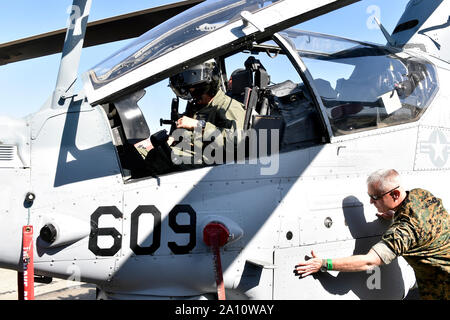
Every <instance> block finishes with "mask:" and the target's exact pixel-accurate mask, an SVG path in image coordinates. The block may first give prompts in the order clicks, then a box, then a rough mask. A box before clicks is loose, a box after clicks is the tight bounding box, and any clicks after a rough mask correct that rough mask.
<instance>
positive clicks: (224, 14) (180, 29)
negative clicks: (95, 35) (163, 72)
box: [90, 0, 278, 86]
mask: <svg viewBox="0 0 450 320" xmlns="http://www.w3.org/2000/svg"><path fill="white" fill-rule="evenodd" d="M277 1H278V0H270V1H268V0H208V1H205V2H203V3H201V4H199V5H197V6H195V7H193V8H191V9H189V10H186V11H185V12H183V13H181V14H180V15H178V16H176V17H174V18H172V19H170V20H168V21H166V22H164V23H162V24H160V25H159V26H157V27H155V28H154V29H152V30H150V31H148V32H146V33H145V34H143V35H142V36H140V37H139V38H138V39H137V40H136V41H134V42H132V43H131V44H130V45H128V46H127V47H125V48H123V49H122V50H120V51H118V52H116V53H114V54H113V55H112V56H110V57H109V58H108V59H106V60H105V61H103V62H101V63H100V64H98V65H97V66H95V67H94V69H93V70H92V71H91V72H90V74H91V79H92V82H93V83H94V84H97V85H100V86H101V85H104V84H106V83H108V82H110V81H112V80H114V79H116V78H118V77H119V76H121V75H123V74H125V73H127V72H129V71H131V70H134V69H136V68H137V67H139V66H141V65H143V64H145V63H147V62H149V61H152V60H154V59H156V58H158V57H160V56H162V55H164V54H165V53H167V52H169V51H171V50H174V49H176V48H178V47H180V46H182V45H184V44H186V43H188V42H191V41H193V40H195V39H197V38H199V37H202V36H204V35H205V34H207V33H209V32H211V31H214V30H216V29H217V28H220V27H222V26H224V25H226V24H228V23H230V22H233V21H236V20H238V19H240V13H241V12H242V11H244V10H246V11H250V12H255V11H256V10H259V9H261V8H263V7H265V6H267V5H269V4H271V3H273V2H277Z"/></svg>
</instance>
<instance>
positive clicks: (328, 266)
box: [327, 259, 333, 270]
mask: <svg viewBox="0 0 450 320" xmlns="http://www.w3.org/2000/svg"><path fill="white" fill-rule="evenodd" d="M327 270H333V262H332V261H331V259H327Z"/></svg>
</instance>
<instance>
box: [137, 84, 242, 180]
mask: <svg viewBox="0 0 450 320" xmlns="http://www.w3.org/2000/svg"><path fill="white" fill-rule="evenodd" d="M192 118H194V119H195V120H205V121H206V125H205V127H204V129H203V135H202V132H200V131H201V130H194V131H190V130H186V129H179V130H182V135H181V136H182V139H183V140H182V141H187V144H186V143H185V144H184V146H186V145H187V146H188V148H185V147H181V143H180V144H177V145H175V146H172V147H171V149H172V153H173V155H172V157H173V158H174V159H175V160H177V159H180V158H183V159H184V160H183V164H178V165H176V166H175V170H187V169H192V168H196V167H199V166H202V165H203V163H205V162H206V163H208V162H207V160H210V159H207V158H206V157H205V155H203V154H201V155H197V157H196V153H195V151H203V150H204V148H205V146H206V145H207V144H208V143H209V142H208V141H211V140H213V141H214V143H215V145H216V147H217V148H224V147H225V146H226V144H233V145H236V143H237V142H236V141H235V136H234V134H235V132H236V130H242V129H243V127H244V120H245V110H244V107H243V105H242V104H241V103H240V102H238V101H236V100H234V99H232V98H230V97H229V96H227V95H226V94H225V93H224V92H223V91H222V90H219V91H218V92H217V94H216V95H215V96H214V98H213V99H212V100H211V101H210V102H209V103H208V104H207V105H206V106H205V107H203V108H202V109H200V110H198V111H196V112H195V114H194V115H193V116H192ZM218 136H221V137H222V139H214V138H212V137H215V138H217V137H218ZM202 139H203V141H202ZM194 146H196V148H195V147H194ZM150 152H151V151H150ZM140 153H141V154H142V152H140ZM146 160H147V163H148V164H149V165H150V166H151V168H153V171H154V172H155V173H158V174H161V173H166V172H169V171H173V170H174V167H173V166H172V164H171V163H168V161H167V159H161V157H159V156H151V155H150V154H149V156H147V157H146ZM198 160H200V161H198Z"/></svg>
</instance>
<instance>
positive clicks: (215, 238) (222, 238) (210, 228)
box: [203, 222, 230, 247]
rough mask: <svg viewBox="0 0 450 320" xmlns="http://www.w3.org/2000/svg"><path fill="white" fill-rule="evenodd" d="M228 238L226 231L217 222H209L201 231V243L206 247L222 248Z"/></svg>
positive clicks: (228, 233) (228, 234)
mask: <svg viewBox="0 0 450 320" xmlns="http://www.w3.org/2000/svg"><path fill="white" fill-rule="evenodd" d="M229 236H230V232H229V231H228V229H227V228H226V227H225V226H224V225H223V224H221V223H219V222H211V223H208V224H207V225H206V227H205V228H204V229H203V241H204V242H205V244H206V245H207V246H208V247H211V246H213V245H216V246H218V247H223V246H224V245H225V244H226V243H227V242H228V238H229Z"/></svg>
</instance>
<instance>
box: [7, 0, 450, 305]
mask: <svg viewBox="0 0 450 320" xmlns="http://www.w3.org/2000/svg"><path fill="white" fill-rule="evenodd" d="M91 2H92V1H91V0H74V2H73V6H72V8H73V11H72V12H71V19H73V20H72V22H73V23H71V25H70V26H69V27H68V29H67V33H66V37H65V40H64V47H63V50H62V59H61V65H60V70H59V74H58V79H57V84H56V87H55V90H54V92H53V93H52V95H51V96H50V97H49V99H48V100H47V102H46V103H45V104H44V105H43V106H42V107H41V109H40V110H39V111H37V112H36V113H34V114H32V115H29V116H28V117H25V118H22V119H9V118H7V119H5V118H0V177H1V179H0V181H1V182H0V183H1V190H2V191H1V193H0V200H1V201H0V230H1V233H0V234H1V239H2V241H0V267H2V268H8V269H12V270H17V271H20V270H22V269H23V265H24V254H23V250H22V243H23V239H22V236H23V233H22V227H23V226H24V225H30V226H33V229H34V230H35V231H36V232H35V233H34V234H33V235H32V237H31V243H32V244H33V248H34V252H33V255H32V258H33V263H34V272H35V274H36V275H39V276H41V277H55V278H63V279H68V278H70V279H75V280H78V281H82V282H88V283H93V284H95V285H96V286H97V288H98V294H97V297H98V298H99V299H192V300H203V299H207V300H210V299H216V298H219V299H220V298H224V297H225V296H226V298H227V299H255V300H267V299H402V298H404V297H406V296H407V294H408V292H409V290H410V289H411V288H413V287H414V284H415V277H414V272H413V270H412V268H411V267H410V266H409V265H408V264H407V263H406V261H405V260H403V259H402V258H398V259H397V260H396V261H395V262H393V263H391V264H389V265H385V266H382V267H380V268H379V269H374V270H372V272H371V273H369V274H368V273H354V274H340V273H336V272H332V271H331V272H329V273H324V274H320V275H317V276H315V277H307V278H304V279H298V278H297V277H295V276H294V274H293V268H294V266H295V264H296V263H297V262H298V260H299V259H301V258H303V257H304V256H307V255H308V254H309V253H310V252H311V250H314V251H315V252H318V253H320V254H322V255H326V256H327V257H331V258H332V257H339V256H347V255H351V254H358V253H365V252H367V251H368V250H369V249H370V247H371V246H372V245H373V244H375V243H376V242H377V241H378V240H379V238H380V236H381V235H382V234H383V232H384V231H385V230H386V229H387V227H388V222H386V221H381V220H380V219H377V218H376V217H375V216H374V214H373V213H372V212H373V208H371V205H370V202H369V199H368V197H367V194H365V190H364V187H365V180H366V178H367V176H368V175H369V174H370V173H371V172H372V171H374V169H376V168H379V167H386V168H394V167H395V168H396V169H397V170H398V171H399V172H400V173H401V174H402V176H403V177H404V182H405V185H406V186H408V187H414V186H417V185H419V184H420V185H421V186H423V187H424V188H427V189H429V190H433V192H434V193H435V194H437V195H439V196H440V197H441V198H442V199H443V201H444V203H447V202H448V200H450V199H449V198H448V196H447V193H446V192H445V190H446V186H445V183H444V182H445V181H446V180H447V179H448V176H449V174H448V168H449V166H450V164H449V162H448V155H449V151H448V142H447V141H449V139H450V133H449V132H450V131H449V129H450V124H449V123H448V118H449V117H448V112H449V111H448V110H447V108H445V105H446V103H445V102H447V101H449V96H448V93H446V92H445V90H441V89H442V88H443V87H444V86H445V83H446V81H448V79H449V76H450V72H449V70H450V65H449V63H450V53H449V49H448V47H447V43H449V41H448V40H450V39H449V35H448V30H447V27H448V18H449V17H448V12H449V4H448V3H447V2H445V1H417V0H412V1H410V2H409V4H408V5H407V7H406V9H405V12H404V14H403V16H402V17H401V19H400V21H399V23H398V24H397V27H396V28H395V30H394V31H393V33H392V34H391V35H389V34H388V33H387V31H386V30H385V29H384V27H383V26H382V25H381V24H380V28H381V29H382V30H383V33H384V34H385V37H386V41H387V43H386V45H378V44H372V43H366V42H362V41H354V40H350V39H345V38H341V37H336V36H331V35H325V34H319V33H314V32H308V31H302V30H299V29H298V28H297V27H296V26H297V25H299V24H301V23H303V22H305V21H308V20H311V19H313V18H315V17H318V16H320V15H324V14H326V13H328V12H332V11H335V10H337V9H339V8H342V7H344V6H347V5H351V4H352V3H355V2H357V0H338V1H331V0H319V1H314V2H312V1H311V2H309V3H305V2H300V3H299V2H298V1H293V0H278V1H277V0H271V1H265V0H221V1H217V0H206V1H199V0H194V1H183V2H180V3H175V4H171V5H168V6H163V7H160V8H154V9H149V10H146V11H145V12H141V13H138V14H136V15H131V16H127V17H121V18H120V19H116V20H114V19H113V20H112V21H111V20H108V21H104V23H92V24H90V25H89V24H88V22H87V20H88V16H89V9H90V6H91ZM156 16H158V17H159V18H160V20H158V21H157V24H156V25H149V24H148V23H149V22H148V21H151V22H152V23H153V22H154V21H156V20H154V17H156ZM142 17H144V18H145V19H142V20H145V21H147V22H146V23H147V24H146V25H144V26H142V25H140V29H139V30H134V29H133V27H130V25H134V23H133V21H136V20H133V19H138V18H142ZM127 19H131V24H130V20H127ZM164 20H166V21H164ZM162 21H164V22H162ZM108 23H109V24H108ZM125 23H128V27H126V28H125V27H124V24H125ZM102 28H103V29H102ZM105 28H106V29H105ZM107 28H111V29H109V31H108V32H105V30H107ZM145 28H147V29H150V30H149V31H147V32H145V33H143V34H142V35H140V36H139V37H138V38H137V39H136V40H134V41H133V42H131V43H129V44H128V45H127V46H126V47H125V48H123V49H121V50H119V51H118V52H115V53H114V54H112V55H111V56H110V57H109V58H107V59H105V60H103V61H102V62H100V63H99V64H97V65H96V66H95V67H94V68H92V69H91V70H89V71H88V72H86V73H85V74H84V75H83V83H84V86H83V88H82V90H81V91H80V92H77V93H75V92H74V85H73V84H74V82H75V80H76V77H77V72H78V63H79V59H80V55H81V52H82V48H83V46H87V45H97V44H101V43H105V42H109V41H113V39H114V40H117V39H118V38H119V37H120V39H125V38H132V37H136V36H137V35H138V34H140V33H142V32H143V29H145ZM90 30H91V31H90ZM114 30H115V31H114ZM119 30H123V31H124V32H123V33H120V35H119ZM130 30H131V31H130ZM89 32H91V33H90V34H91V35H90V36H88V35H89ZM105 33H108V34H110V35H111V38H109V37H106V36H103V35H104V34H105ZM63 35H64V33H63V32H62V31H59V32H57V35H55V34H47V35H43V36H41V37H39V36H38V37H36V38H34V39H28V40H26V41H23V42H20V41H19V42H16V43H12V44H10V45H8V46H1V47H0V48H1V50H3V51H0V52H1V54H0V64H6V63H12V62H16V61H20V60H21V59H30V58H34V57H37V56H41V55H45V54H49V53H54V52H55V51H56V52H57V51H58V50H60V49H58V46H57V45H56V44H52V45H47V44H46V43H49V42H52V43H55V42H57V41H56V40H55V38H51V37H55V36H58V37H60V39H61V37H62V36H63ZM114 35H115V36H114ZM88 39H90V42H89V43H86V44H85V43H84V41H85V40H86V42H87V40H88ZM36 43H37V44H36ZM211 59H213V60H214V61H215V62H216V64H217V65H218V66H219V68H220V71H221V77H222V81H221V83H222V86H223V90H224V91H226V92H227V94H228V95H230V96H232V97H233V98H234V99H236V100H239V101H242V104H243V105H244V108H245V111H246V118H245V129H246V132H249V138H250V140H252V141H256V143H255V145H254V146H255V147H254V148H250V151H253V152H249V153H250V154H249V153H248V152H246V151H247V150H245V149H244V152H243V153H242V154H241V157H240V158H239V157H238V158H237V159H236V157H234V156H233V157H231V158H229V159H227V160H228V161H223V162H220V161H216V162H215V163H212V164H204V165H202V166H199V167H196V168H192V169H189V170H179V169H177V168H176V166H174V170H173V171H171V172H168V173H164V174H158V175H155V174H154V173H152V172H148V171H147V170H146V166H145V159H142V157H139V154H138V153H137V148H136V146H137V145H138V144H140V143H142V141H148V140H149V139H150V142H151V143H153V141H154V140H153V141H152V139H151V137H153V136H154V134H155V133H153V132H150V129H149V126H148V124H147V121H146V119H145V117H144V116H143V113H142V111H141V106H140V103H141V102H140V101H143V100H141V99H143V97H144V95H146V96H148V97H152V96H154V95H155V96H156V95H157V94H158V91H159V90H160V89H159V88H160V87H159V85H160V84H162V83H164V84H167V80H168V78H170V77H171V76H174V75H176V74H179V73H180V72H183V71H185V70H188V69H189V68H191V67H193V66H196V65H198V64H199V63H203V62H205V61H209V60H211ZM235 70H236V72H232V71H235ZM280 70H282V72H280ZM232 74H233V75H232ZM228 75H230V77H229V76H228ZM231 75H232V76H231ZM230 78H232V81H230ZM180 108H181V106H180V104H179V100H178V99H176V98H175V99H174V100H172V104H171V105H169V106H167V110H168V111H169V112H170V119H161V120H160V122H161V125H167V124H168V125H170V126H171V129H170V131H171V132H173V129H174V128H173V125H174V121H176V119H177V118H179V117H180V116H181V115H182V114H183V113H182V112H180V111H181V109H180ZM186 108H187V106H186ZM253 132H254V133H255V134H254V135H252V133H253ZM152 147H159V146H156V145H155V144H153V146H152ZM162 147H165V145H164V144H163V145H162ZM161 149H162V151H161V152H165V151H164V150H167V149H164V148H161ZM446 176H447V178H446Z"/></svg>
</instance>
